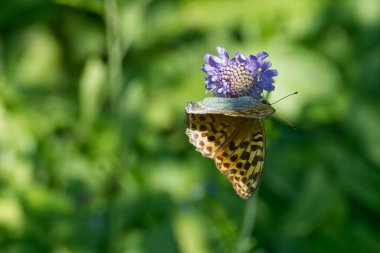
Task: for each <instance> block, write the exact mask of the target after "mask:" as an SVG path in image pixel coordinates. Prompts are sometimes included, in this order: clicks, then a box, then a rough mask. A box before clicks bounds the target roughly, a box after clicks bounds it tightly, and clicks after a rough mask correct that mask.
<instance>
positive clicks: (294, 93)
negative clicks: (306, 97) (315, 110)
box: [269, 91, 298, 105]
mask: <svg viewBox="0 0 380 253" xmlns="http://www.w3.org/2000/svg"><path fill="white" fill-rule="evenodd" d="M296 94H298V91H296V92H293V93H292V94H289V95H286V96H285V97H282V98H280V99H279V100H277V101H276V102H273V103H271V104H269V105H274V104H276V103H278V102H280V101H281V100H283V99H285V98H287V97H290V96H293V95H296Z"/></svg>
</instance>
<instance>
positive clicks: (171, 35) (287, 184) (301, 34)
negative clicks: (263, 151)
mask: <svg viewBox="0 0 380 253" xmlns="http://www.w3.org/2000/svg"><path fill="white" fill-rule="evenodd" d="M217 45H223V46H225V47H226V48H227V49H228V50H229V51H230V52H236V51H237V50H241V51H242V52H243V53H247V54H249V53H257V52H259V51H262V50H263V51H267V52H269V54H270V58H269V59H270V60H271V61H272V63H273V66H274V67H275V68H276V69H278V71H279V76H278V77H277V78H276V86H277V88H276V90H275V92H273V93H272V94H271V97H270V98H269V99H270V101H275V100H277V99H278V98H281V97H282V96H284V95H286V94H289V93H291V92H293V91H298V92H299V95H297V96H293V97H291V98H288V99H286V100H285V101H282V102H280V103H278V104H276V105H275V107H276V109H277V111H278V112H277V115H279V116H280V117H281V118H284V119H286V120H288V121H291V122H292V123H293V124H294V125H295V126H296V129H293V128H291V127H289V126H288V125H286V124H285V123H283V122H282V121H281V120H278V118H277V116H276V115H275V116H274V117H273V118H270V119H267V120H266V130H267V162H266V169H265V172H264V176H263V179H262V183H261V187H260V191H259V192H258V194H257V195H256V197H255V198H253V199H252V200H249V201H244V200H242V199H239V197H237V196H236V195H235V193H234V192H233V189H232V187H231V186H230V184H229V182H228V181H227V180H226V179H225V178H224V177H223V175H221V174H219V172H218V171H217V170H216V169H215V166H214V164H213V162H212V160H211V159H206V158H203V157H201V155H200V154H199V153H197V152H195V151H194V148H193V146H191V145H190V144H189V143H188V140H187V137H186V135H185V134H184V130H185V129H184V128H185V127H184V123H183V121H184V106H185V104H186V103H187V102H188V101H194V100H200V99H202V98H204V97H205V96H206V95H205V94H204V80H203V78H204V74H203V73H202V72H201V71H200V66H201V64H203V59H202V58H203V55H204V54H205V53H212V54H215V47H216V46H217ZM379 70H380V1H377V0H360V1H359V0H357V1H355V0H341V1H327V0H321V1H317V0H304V1H296V0H293V1H292V0H281V1H280V0H268V1H258V0H239V1H227V0H218V1H216V0H214V1H201V0H173V1H170V0H134V1H133V0H129V1H128V0H125V1H122V0H120V1H117V0H105V1H102V0H51V1H49V0H29V1H25V0H2V1H1V3H0V251H1V252H9V253H24V252H25V253H40V252H53V253H86V252H112V253H118V252H132V253H138V252H184V253H192V252H197V253H202V252H204V253H206V252H256V253H264V252H281V253H297V252H316V253H319V252H321V253H322V252H323V253H329V252H331V253H336V252H365V253H367V252H380V240H379V238H380V229H379V228H380V197H379V196H380V171H379V168H380V127H379V126H380V117H379V115H380V102H379V98H378V96H379V94H380V86H379V84H380V71H379Z"/></svg>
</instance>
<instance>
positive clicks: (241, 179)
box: [214, 118, 265, 199]
mask: <svg viewBox="0 0 380 253" xmlns="http://www.w3.org/2000/svg"><path fill="white" fill-rule="evenodd" d="M241 119H242V120H241V122H240V124H239V127H238V128H237V130H236V131H235V132H234V134H233V136H231V138H229V139H228V141H226V142H225V143H224V144H223V145H222V146H221V147H220V148H219V149H218V152H217V153H216V154H215V158H214V160H215V163H216V166H217V168H218V169H219V171H220V172H222V173H223V174H224V175H225V176H226V177H227V178H228V179H229V180H230V181H231V183H232V186H233V187H234V189H235V191H236V193H237V194H238V195H239V196H240V197H242V198H244V199H247V198H249V197H251V196H252V195H253V193H254V192H255V191H256V189H257V187H258V184H259V181H260V178H261V174H262V171H263V168H264V158H265V133H264V128H263V124H262V121H261V120H259V119H249V118H241Z"/></svg>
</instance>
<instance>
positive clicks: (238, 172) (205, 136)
mask: <svg viewBox="0 0 380 253" xmlns="http://www.w3.org/2000/svg"><path fill="white" fill-rule="evenodd" d="M185 112H186V127H187V128H186V134H187V136H188V137H189V141H190V143H191V144H193V145H194V146H195V148H196V150H197V151H198V152H200V153H201V154H202V155H203V156H205V157H209V158H211V159H213V160H214V162H215V165H216V167H217V168H218V170H219V171H220V172H221V173H222V174H223V175H225V176H226V177H227V178H228V180H229V181H230V182H231V184H232V186H233V188H234V190H235V192H236V193H237V194H238V195H239V196H240V197H241V198H243V199H248V198H250V197H251V196H252V195H253V194H254V192H255V191H256V189H257V187H258V184H259V182H260V178H261V175H262V172H263V168H264V160H265V132H264V126H263V119H264V118H266V117H268V116H270V115H272V114H273V113H274V112H275V109H274V108H273V107H272V106H271V105H269V104H268V103H266V102H265V101H264V100H260V99H257V98H253V97H249V96H245V97H238V98H221V97H214V98H205V99H204V100H202V101H200V102H190V103H188V104H187V106H186V108H185Z"/></svg>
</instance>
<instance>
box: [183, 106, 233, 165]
mask: <svg viewBox="0 0 380 253" xmlns="http://www.w3.org/2000/svg"><path fill="white" fill-rule="evenodd" d="M238 122H240V120H239V121H238ZM186 125H187V128H186V134H187V136H188V137H189V141H190V143H191V144H193V145H194V146H195V149H196V150H197V151H198V152H200V153H201V154H202V155H203V156H205V157H209V158H211V159H214V157H215V154H216V152H217V151H218V150H219V149H220V147H221V146H222V145H223V144H224V143H225V142H226V141H227V140H228V139H230V138H231V136H232V135H233V133H234V132H235V131H236V130H237V127H238V124H237V122H236V120H235V119H234V118H232V117H228V116H225V115H222V114H220V115H215V114H191V113H186Z"/></svg>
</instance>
